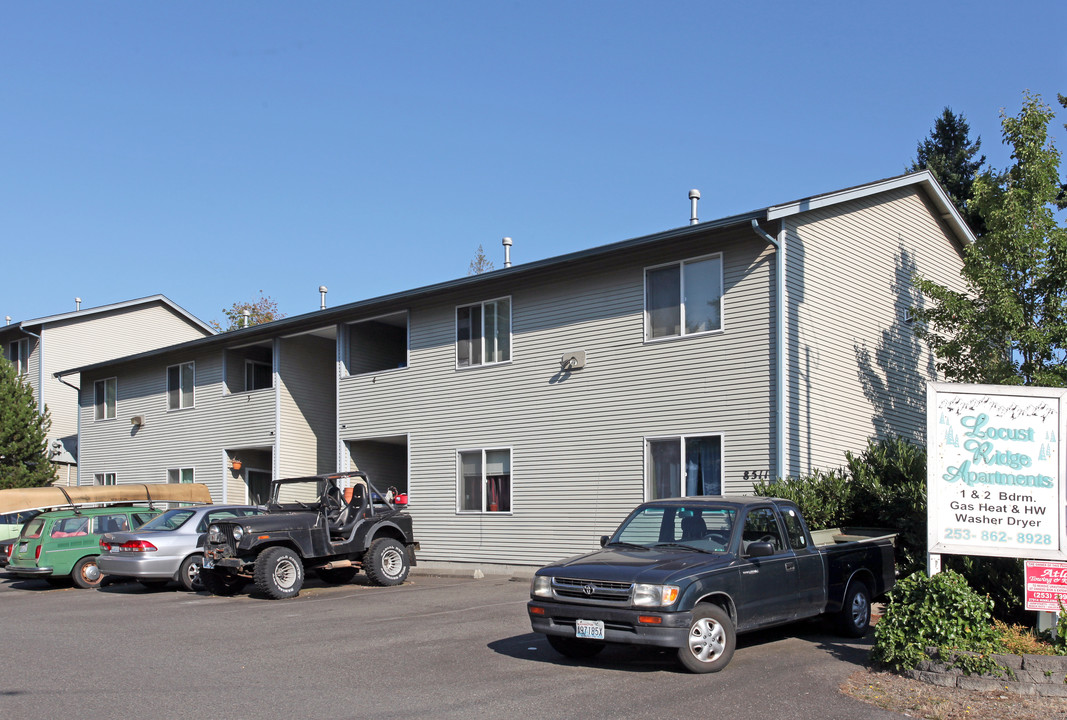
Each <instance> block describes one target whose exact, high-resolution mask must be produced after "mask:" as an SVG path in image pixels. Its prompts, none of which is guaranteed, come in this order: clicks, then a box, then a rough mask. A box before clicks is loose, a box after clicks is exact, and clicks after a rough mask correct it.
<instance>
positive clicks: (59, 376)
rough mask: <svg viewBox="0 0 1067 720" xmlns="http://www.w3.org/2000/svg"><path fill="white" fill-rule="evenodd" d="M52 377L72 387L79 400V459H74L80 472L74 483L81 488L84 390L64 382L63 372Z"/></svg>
mask: <svg viewBox="0 0 1067 720" xmlns="http://www.w3.org/2000/svg"><path fill="white" fill-rule="evenodd" d="M52 377H54V378H55V379H56V380H58V381H59V382H61V383H63V384H64V385H66V386H67V387H70V388H74V392H75V396H76V397H77V398H78V403H77V405H78V412H77V414H76V415H75V417H76V418H77V420H78V431H77V432H78V457H76V458H74V461H75V463H76V464H75V466H74V467H76V468H78V472H77V474H76V475H75V480H74V483H75V484H76V485H78V486H80V485H81V484H82V465H81V447H82V389H81V388H80V387H78V386H77V385H74V384H72V383H69V382H67V381H66V380H64V379H63V373H62V372H57V373H52ZM78 380H79V382H80V381H81V375H79V376H78ZM67 486H68V487H69V486H70V465H68V466H67Z"/></svg>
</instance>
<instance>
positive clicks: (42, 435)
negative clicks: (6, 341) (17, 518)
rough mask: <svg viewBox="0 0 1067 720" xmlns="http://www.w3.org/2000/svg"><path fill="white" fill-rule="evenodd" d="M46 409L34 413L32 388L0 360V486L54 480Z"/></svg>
mask: <svg viewBox="0 0 1067 720" xmlns="http://www.w3.org/2000/svg"><path fill="white" fill-rule="evenodd" d="M51 426H52V420H51V418H50V417H49V415H48V410H47V409H46V410H45V412H44V414H43V415H41V414H40V413H38V412H37V401H36V400H34V399H33V390H32V389H30V386H29V384H27V383H24V382H23V381H22V378H21V377H19V374H18V372H17V371H16V370H15V366H14V365H13V364H11V363H9V362H7V361H5V360H2V359H0V489H6V488H21V487H40V486H42V485H48V484H49V483H51V482H52V481H54V480H55V468H54V466H53V465H52V463H51V462H49V459H48V437H47V434H48V429H49V428H50V427H51Z"/></svg>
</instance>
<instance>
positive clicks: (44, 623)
mask: <svg viewBox="0 0 1067 720" xmlns="http://www.w3.org/2000/svg"><path fill="white" fill-rule="evenodd" d="M528 587H529V586H528V580H527V579H525V578H522V579H509V578H505V577H493V576H489V577H485V578H481V579H472V578H466V577H455V576H440V575H431V574H424V573H416V574H413V575H412V576H411V578H410V579H409V581H408V582H407V583H405V584H404V585H402V586H399V587H394V588H380V587H373V586H370V585H367V584H365V583H364V582H363V579H362V576H360V577H358V578H357V579H356V580H355V581H354V582H353V583H351V584H348V585H343V586H337V587H329V586H325V585H322V584H320V583H318V581H317V580H311V581H309V583H308V585H307V586H306V587H305V589H304V590H303V591H302V592H301V593H300V596H299V597H297V598H294V599H292V600H281V601H272V600H267V599H265V598H262V597H257V596H256V595H255V593H253V594H251V595H248V594H242V595H238V596H236V597H231V598H222V597H213V596H211V595H208V594H205V593H200V594H194V593H186V592H182V591H179V590H177V586H176V585H172V586H170V587H169V588H167V589H164V590H155V591H150V590H147V589H145V588H142V587H141V586H140V585H138V584H136V583H121V584H118V583H116V584H107V585H104V586H103V587H101V588H99V589H97V590H78V589H74V588H52V587H50V586H49V585H47V584H46V583H44V582H41V581H36V580H34V581H26V580H18V579H15V578H13V577H11V576H8V575H4V574H3V573H2V571H0V638H2V645H3V647H4V648H5V650H6V652H5V653H4V654H5V656H6V658H7V660H8V662H7V663H6V668H5V670H4V672H2V673H0V717H4V718H8V717H19V718H55V717H81V718H102V717H107V718H127V717H131V718H132V717H149V718H198V717H200V718H247V717H251V716H256V717H261V718H283V717H285V718H292V717H301V718H327V717H329V718H425V717H434V718H473V717H478V718H505V717H508V718H515V717H536V718H539V719H540V718H582V719H583V720H593V719H595V718H623V717H625V718H662V717H704V718H714V717H728V718H731V719H732V720H749V719H751V720H757V719H758V720H768V718H781V717H789V718H796V719H800V720H802V719H806V718H811V719H812V720H815V719H818V720H834V719H835V718H840V719H842V720H853V719H855V718H872V719H874V720H879V719H882V718H901V717H904V716H902V715H897V714H894V713H888V712H884V711H881V710H879V709H877V708H873V707H871V706H869V705H865V704H863V703H860V702H859V701H856V700H854V699H852V698H850V697H847V696H845V695H842V694H840V693H839V692H838V691H837V688H838V685H839V684H840V683H841V682H842V681H843V680H844V679H845V678H846V677H847V676H848V675H849V674H850V673H851V672H853V671H854V670H856V669H857V668H859V667H861V666H862V664H863V661H864V659H865V658H866V654H867V648H868V647H869V643H870V638H869V637H868V638H867V639H866V640H863V641H848V642H845V641H842V640H841V639H840V638H837V637H835V636H834V635H832V634H829V633H828V632H827V631H826V630H825V629H824V628H823V627H822V625H821V624H819V623H813V622H809V623H803V624H798V625H794V626H788V627H786V628H779V629H775V630H770V631H764V632H760V633H756V634H753V635H747V636H742V637H741V638H740V639H739V641H738V649H737V652H736V654H735V655H734V658H733V661H732V662H731V663H730V665H729V666H728V667H727V668H726V669H725V670H723V671H722V672H720V673H716V674H712V675H692V674H688V673H685V672H683V671H682V670H681V669H680V667H679V666H678V665H677V664H676V663H675V661H674V658H673V655H671V654H669V653H665V652H660V651H656V650H650V649H644V648H633V647H615V648H609V649H608V650H606V651H605V652H604V653H602V654H601V655H600V656H599V657H597V658H596V659H594V660H592V661H581V662H578V661H572V660H566V659H563V658H562V657H560V656H559V655H557V654H556V653H555V652H554V651H553V650H552V649H551V648H549V647H548V644H547V642H546V641H545V639H544V637H543V636H541V635H537V634H534V633H532V632H530V625H529V621H528V620H527V617H526V610H525V604H526V600H527V595H528Z"/></svg>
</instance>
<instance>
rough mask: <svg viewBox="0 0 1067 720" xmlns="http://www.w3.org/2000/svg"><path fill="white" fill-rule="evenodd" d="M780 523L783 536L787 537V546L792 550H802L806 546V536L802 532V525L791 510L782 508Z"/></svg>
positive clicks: (794, 511)
mask: <svg viewBox="0 0 1067 720" xmlns="http://www.w3.org/2000/svg"><path fill="white" fill-rule="evenodd" d="M782 521H783V522H784V523H785V534H786V535H788V536H789V546H790V547H791V548H793V549H794V550H803V549H804V548H806V547H807V546H808V536H807V534H805V532H804V523H803V521H802V520H801V519H800V515H799V514H798V513H797V511H796V510H794V509H793V508H782Z"/></svg>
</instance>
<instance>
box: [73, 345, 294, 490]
mask: <svg viewBox="0 0 1067 720" xmlns="http://www.w3.org/2000/svg"><path fill="white" fill-rule="evenodd" d="M190 361H191V362H194V363H195V373H196V382H195V392H194V406H193V407H191V408H186V409H182V410H170V411H168V410H167V396H166V390H167V366H168V365H173V364H176V363H181V362H190ZM104 377H116V378H117V392H118V395H117V401H116V417H115V419H114V420H106V421H95V420H94V418H93V382H94V381H95V380H97V379H102V378H104ZM81 414H82V424H81V458H80V463H79V471H80V475H79V477H80V482H81V484H83V485H87V484H91V483H92V481H93V474H94V473H97V472H117V473H118V482H120V483H127V482H133V483H148V482H166V481H167V469H168V468H185V467H192V468H193V469H194V474H195V477H196V481H197V482H202V483H205V484H206V485H208V487H209V488H211V493H212V498H213V499H214V501H215V502H223V501H224V500H225V501H230V500H234V501H237V502H243V501H244V491H243V488H242V489H241V494H240V495H239V496H238V497H237V498H233V497H232V492H233V489H234V486H233V484H232V481H233V479H234V477H233V472H232V470H231V469H230V467H229V462H228V459H227V457H226V453H225V450H226V449H227V448H239V447H257V446H258V447H266V448H267V449H268V450H269V449H270V448H271V447H273V445H274V441H275V437H274V433H275V393H274V390H273V389H266V390H258V391H255V392H249V393H240V394H236V395H230V394H224V393H223V383H222V353H221V351H219V350H215V351H212V352H207V353H203V354H200V355H188V356H181V355H172V356H169V357H162V358H155V359H152V360H145V361H140V362H129V363H118V364H115V365H112V366H109V367H108V368H107V369H105V370H101V371H98V372H97V373H93V374H90V373H86V374H85V376H83V378H82V391H81ZM134 415H144V416H145V424H144V425H143V426H142V427H141V428H140V429H138V430H136V432H134V431H133V429H132V428H133V426H132V425H131V424H130V418H131V417H132V416H134ZM224 486H227V487H226V490H225V491H224V489H223V488H224Z"/></svg>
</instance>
